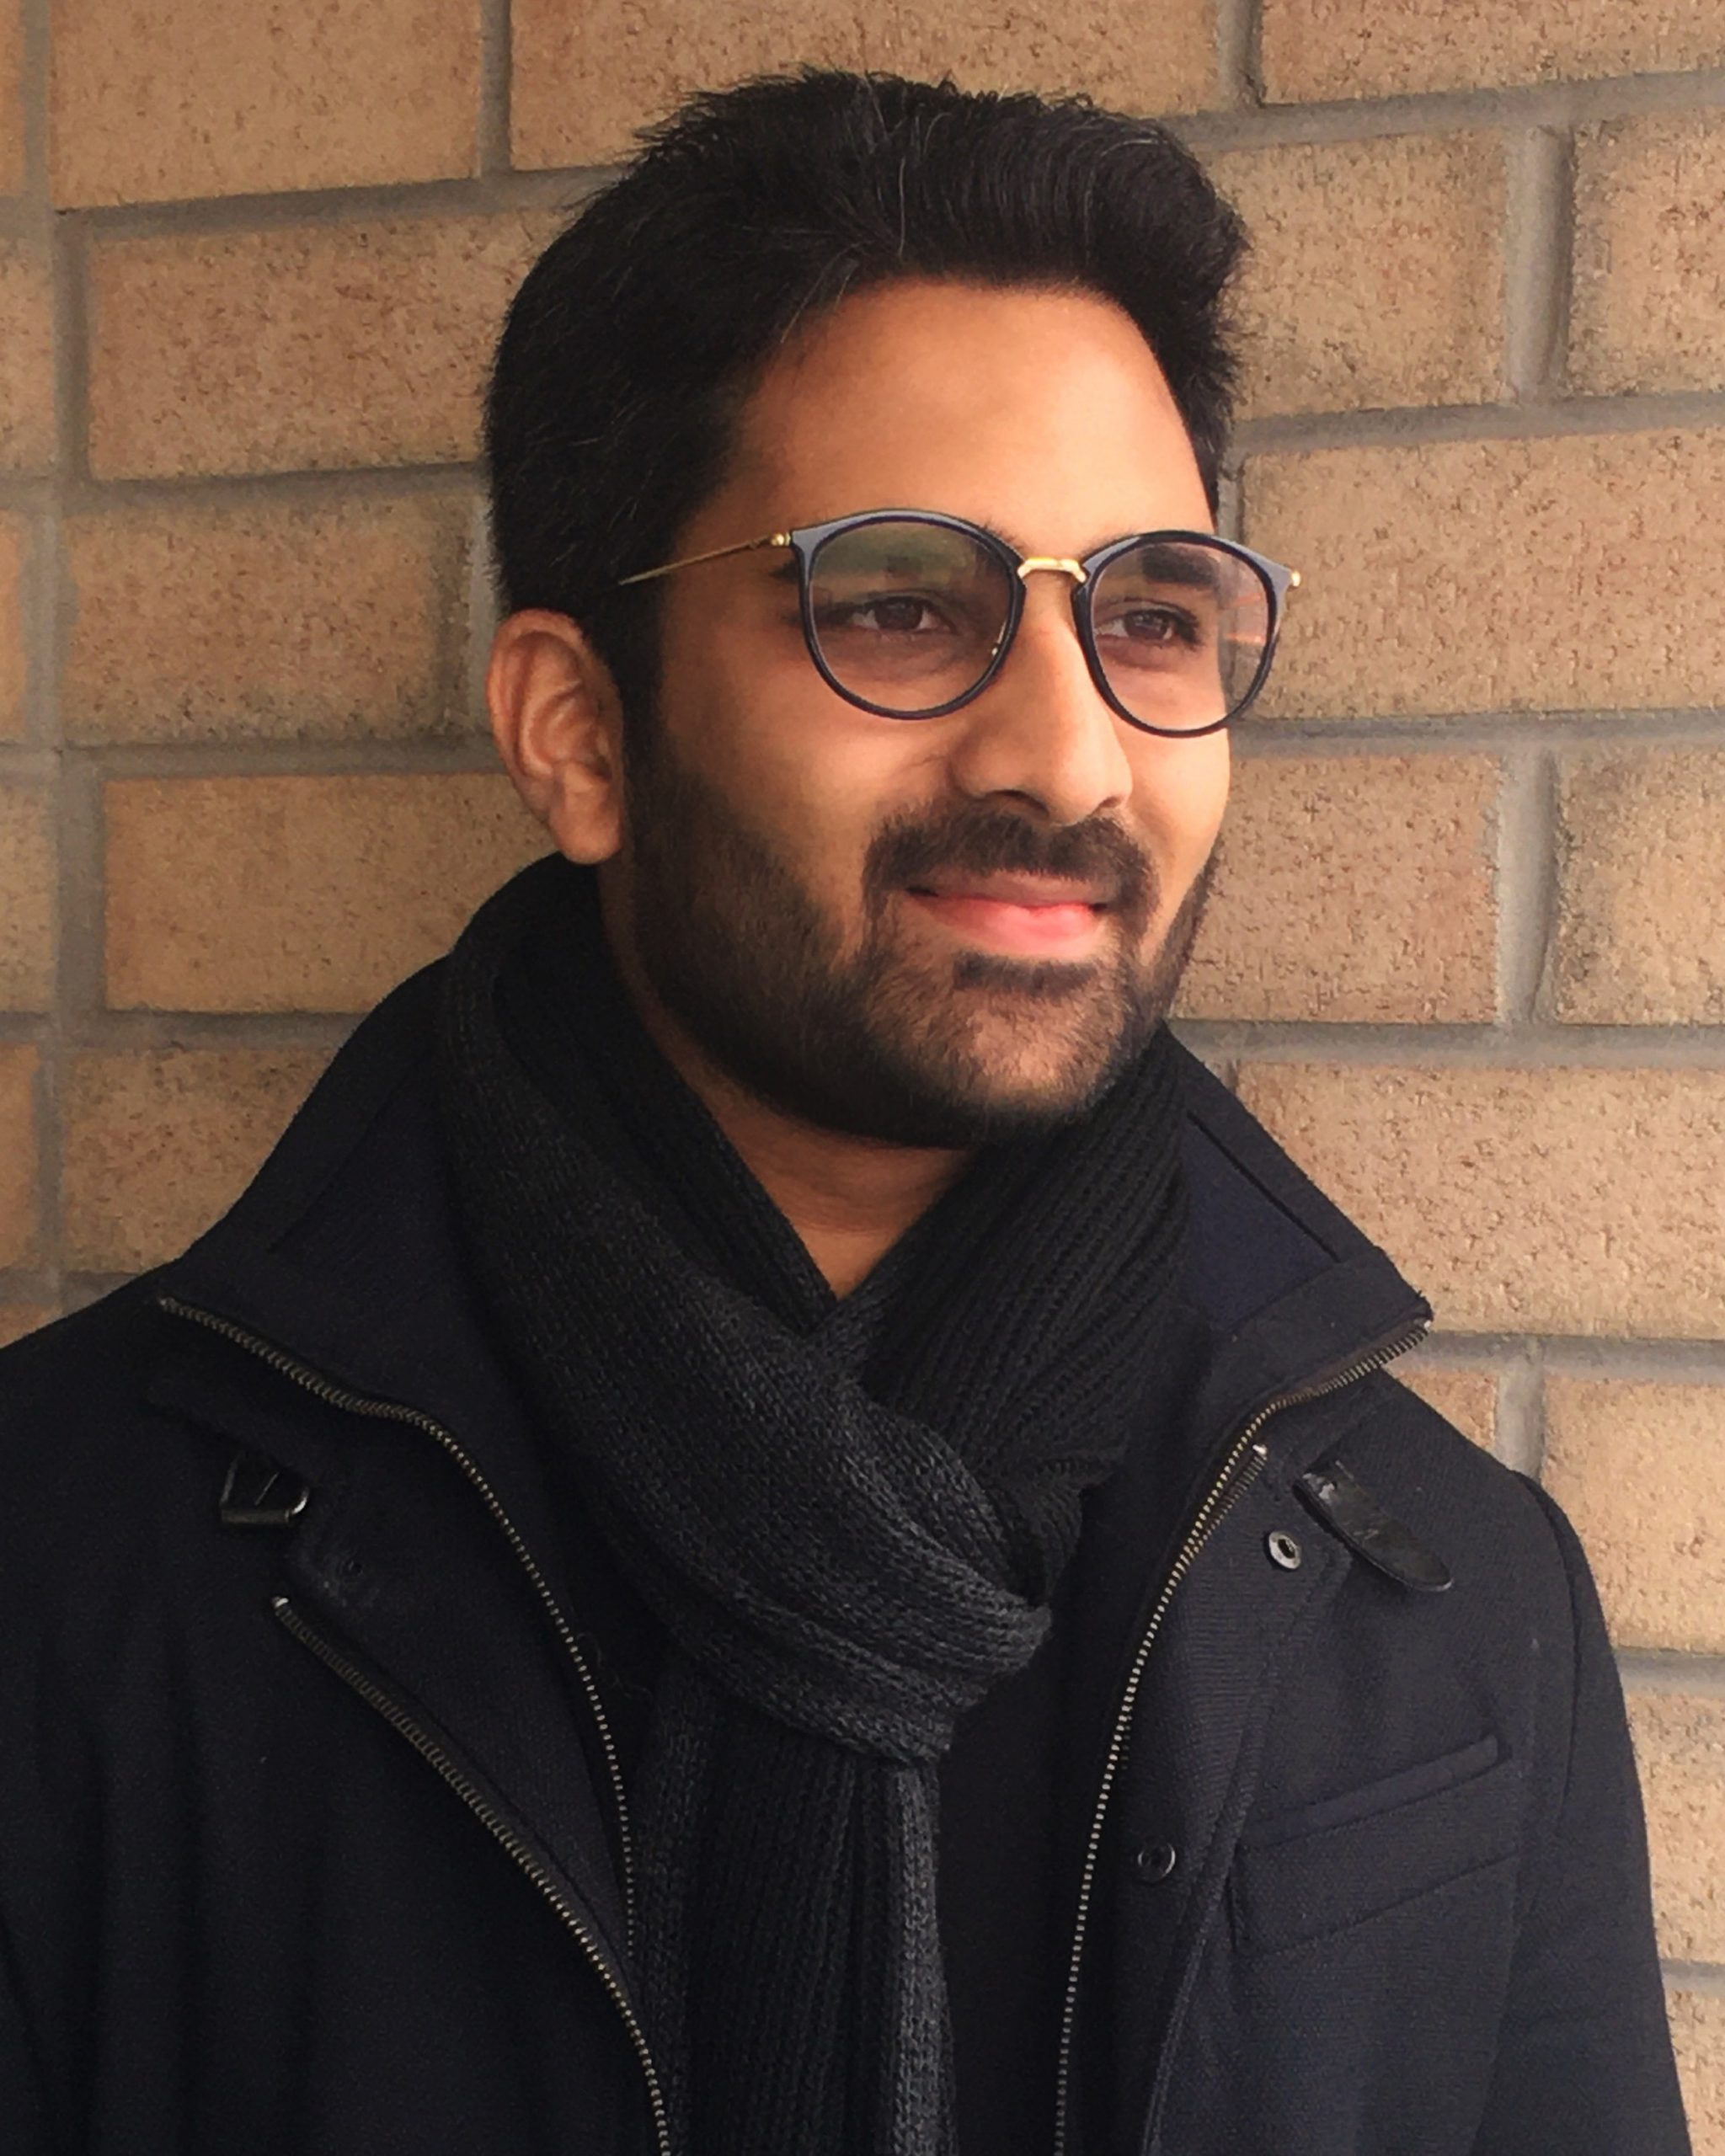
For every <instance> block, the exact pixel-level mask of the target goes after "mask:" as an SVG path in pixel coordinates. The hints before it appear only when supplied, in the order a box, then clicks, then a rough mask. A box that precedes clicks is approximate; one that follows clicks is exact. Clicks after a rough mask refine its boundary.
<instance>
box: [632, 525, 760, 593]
mask: <svg viewBox="0 0 1725 2156" xmlns="http://www.w3.org/2000/svg"><path fill="white" fill-rule="evenodd" d="M790 543H791V535H790V533H789V532H788V531H769V532H768V533H767V534H766V536H765V537H764V538H761V539H740V540H738V542H736V544H735V545H734V547H708V550H707V552H705V553H704V554H685V555H684V556H683V557H682V558H681V560H680V561H676V562H662V563H660V566H659V567H658V568H656V569H638V570H637V571H636V572H635V574H634V575H633V576H620V577H619V578H618V579H617V583H618V584H619V585H622V584H647V583H649V582H650V581H651V579H653V578H654V577H656V576H669V575H670V573H671V571H672V570H673V569H689V568H694V566H695V564H696V563H697V562H718V561H722V560H723V559H724V557H725V556H726V555H727V554H748V553H752V552H754V550H755V549H756V547H788V546H789V545H790Z"/></svg>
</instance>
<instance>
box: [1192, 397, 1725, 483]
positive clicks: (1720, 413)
mask: <svg viewBox="0 0 1725 2156" xmlns="http://www.w3.org/2000/svg"><path fill="white" fill-rule="evenodd" d="M1720 425H1725V391H1719V390H1711V389H1698V390H1661V391H1658V392H1646V393H1641V392H1636V393H1626V394H1624V395H1621V396H1609V397H1559V396H1556V395H1554V394H1551V392H1549V391H1542V392H1541V393H1540V394H1539V395H1538V396H1530V397H1529V398H1526V399H1525V400H1524V401H1523V402H1521V403H1498V404H1421V405H1398V406H1395V407H1389V406H1382V407H1374V408H1370V409H1369V410H1356V411H1347V412H1292V413H1279V414H1263V415H1261V416H1259V417H1258V418H1254V419H1242V421H1241V422H1240V424H1239V425H1238V426H1237V427H1236V429H1235V435H1234V449H1235V453H1236V456H1239V457H1240V458H1241V459H1242V463H1245V464H1247V465H1248V466H1249V464H1250V462H1251V460H1252V458H1253V457H1257V456H1276V455H1280V456H1292V455H1300V454H1304V455H1308V456H1309V455H1311V454H1312V453H1314V452H1316V451H1320V450H1336V449H1384V448H1404V447H1421V446H1433V445H1436V444H1439V443H1447V442H1477V441H1548V440H1557V439H1561V438H1567V437H1568V436H1571V435H1621V434H1672V433H1680V432H1684V431H1689V430H1701V429H1703V428H1706V427H1717V426H1720Z"/></svg>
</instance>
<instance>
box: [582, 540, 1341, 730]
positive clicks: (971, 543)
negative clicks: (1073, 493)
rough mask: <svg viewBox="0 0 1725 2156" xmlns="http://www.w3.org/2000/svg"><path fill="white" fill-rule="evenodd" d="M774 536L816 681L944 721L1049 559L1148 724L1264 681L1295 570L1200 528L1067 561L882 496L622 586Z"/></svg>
mask: <svg viewBox="0 0 1725 2156" xmlns="http://www.w3.org/2000/svg"><path fill="white" fill-rule="evenodd" d="M764 547H785V548H788V549H789V550H790V552H791V554H792V556H793V560H794V563H795V574H796V577H797V582H798V593H799V595H800V600H801V610H802V622H803V638H804V643H806V644H807V645H808V647H809V657H810V658H811V659H813V660H814V664H815V665H816V666H817V667H818V668H819V669H820V674H821V675H822V678H823V679H824V680H825V681H826V683H827V685H828V686H829V687H830V688H833V689H835V690H836V691H837V692H838V693H839V695H840V696H843V697H844V698H845V699H846V702H849V703H852V704H856V705H857V706H859V707H860V708H861V709H863V711H868V712H878V713H879V715H880V716H881V717H882V718H943V717H944V716H945V715H946V714H947V713H948V712H953V711H957V710H959V707H961V706H962V705H964V704H967V703H969V702H970V700H971V698H972V697H973V696H980V695H981V693H982V691H984V690H985V688H986V687H987V686H988V685H989V683H990V682H991V681H992V680H993V679H994V678H995V676H996V674H998V673H999V672H1000V670H1001V667H1002V666H1004V665H1005V664H1006V663H1007V654H1008V653H1009V652H1010V651H1011V650H1012V639H1013V638H1014V637H1015V636H1016V635H1017V631H1018V624H1019V622H1021V621H1022V620H1023V614H1024V587H1025V584H1026V581H1027V580H1028V578H1030V577H1031V576H1032V575H1033V574H1036V573H1037V572H1038V571H1039V570H1044V569H1046V570H1050V571H1053V572H1055V574H1059V575H1061V576H1065V577H1070V578H1071V596H1072V620H1073V624H1074V626H1075V627H1076V630H1077V632H1078V641H1079V643H1080V644H1081V647H1082V648H1083V652H1084V657H1085V660H1086V662H1087V664H1088V666H1089V669H1090V675H1091V679H1092V680H1093V681H1094V682H1095V684H1096V686H1097V691H1098V692H1099V694H1100V695H1101V696H1102V698H1103V702H1105V703H1106V704H1107V705H1108V707H1109V709H1110V710H1111V711H1114V712H1118V713H1119V716H1120V717H1121V718H1124V720H1126V721H1127V723H1129V724H1130V725H1132V726H1136V727H1140V728H1142V729H1143V731H1144V732H1145V733H1146V734H1179V735H1186V734H1213V733H1215V731H1216V730H1217V728H1220V727H1223V726H1226V725H1227V723H1229V721H1230V720H1231V719H1235V718H1238V717H1239V716H1240V714H1241V712H1243V711H1244V710H1245V709H1246V707H1247V705H1248V704H1249V703H1250V702H1252V698H1253V697H1254V696H1256V695H1257V694H1258V691H1259V690H1260V689H1261V688H1262V687H1263V683H1264V679H1265V676H1266V675H1268V672H1269V668H1270V660H1271V658H1272V657H1273V655H1274V651H1275V646H1276V635H1277V631H1278V629H1279V626H1280V622H1281V611H1282V605H1283V602H1284V600H1285V598H1286V596H1287V594H1288V592H1289V590H1290V587H1292V586H1293V585H1295V584H1298V583H1299V581H1300V577H1299V573H1298V572H1297V571H1296V570H1294V569H1290V568H1283V566H1282V565H1281V563H1279V562H1272V561H1267V560H1266V559H1265V558H1264V557H1263V555H1261V554H1254V553H1253V552H1251V550H1250V549H1249V548H1248V547H1238V546H1236V545H1235V544H1234V543H1233V542H1232V541H1231V540H1228V539H1218V538H1216V537H1215V536H1213V535H1212V534H1211V533H1210V532H1205V531H1140V532H1136V533H1135V534H1133V535H1132V536H1130V537H1128V538H1124V539H1115V540H1112V541H1110V542H1109V543H1108V545H1107V546H1106V547H1097V549H1096V551H1095V552H1093V553H1089V554H1086V555H1084V556H1083V557H1082V558H1081V559H1079V560H1076V561H1075V560H1073V559H1071V558H1070V557H1067V556H1055V555H1050V554H1020V553H1018V552H1015V550H1014V549H1013V548H1012V547H1009V546H1008V545H1007V542H1006V541H1005V540H1004V539H1001V537H1000V536H998V535H997V534H996V533H995V532H992V531H988V530H986V529H985V527H984V526H981V525H978V524H970V523H967V522H966V521H965V520H964V518H963V517H958V516H943V515H940V514H939V513H938V512H937V511H936V510H904V509H878V510H864V511H863V512H862V513H861V514H860V515H856V516H841V517H837V518H835V519H834V520H833V521H831V522H830V523H828V524H805V525H801V526H796V527H795V528H793V530H790V531H769V532H767V533H766V535H765V536H763V537H761V538H759V539H744V540H740V541H739V542H737V544H736V545H734V546H731V547H713V548H711V549H710V550H709V551H708V552H706V553H704V554H687V555H685V556H684V557H683V558H682V559H681V560H680V561H675V562H666V563H664V564H663V565H662V566H661V567H660V568H654V569H642V570H640V571H639V572H638V574H635V575H633V576H626V577H622V578H620V579H618V584H619V588H621V587H622V585H626V584H646V583H649V582H650V581H651V580H652V579H654V578H655V577H661V576H669V575H670V574H671V572H672V571H673V570H674V569H683V568H692V567H694V565H695V564H696V563H700V562H716V561H720V560H723V559H724V558H725V557H726V556H727V555H730V554H746V553H752V552H757V551H759V550H760V549H761V548H764ZM789 573H790V564H787V567H786V574H789Z"/></svg>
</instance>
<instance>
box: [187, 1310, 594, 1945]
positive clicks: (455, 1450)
mask: <svg viewBox="0 0 1725 2156" xmlns="http://www.w3.org/2000/svg"><path fill="white" fill-rule="evenodd" d="M158 1303H159V1304H160V1305H161V1307H162V1308H163V1310H171V1311H172V1312H173V1313H174V1315H175V1316H176V1317H184V1318H190V1319H191V1321H193V1322H194V1323H195V1324H196V1325H201V1326H206V1327H207V1328H208V1329H209V1331H211V1332H216V1333H219V1334H220V1335H221V1336H222V1338H223V1339H224V1340H231V1341H233V1342H235V1343H236V1344H237V1345H238V1346H239V1347H242V1348H248V1349H249V1351H250V1352H251V1353H253V1354H254V1355H256V1356H258V1357H259V1358H261V1360H263V1361H264V1362H265V1363H267V1364H269V1365H270V1369H274V1370H277V1371H279V1372H280V1374H281V1375H282V1376H284V1377H286V1378H291V1380H293V1382H294V1383H295V1384H296V1385H299V1386H301V1387H302V1388H303V1389H304V1390H306V1391H307V1392H309V1393H312V1394H313V1395H315V1396H316V1397H317V1398H318V1399H319V1400H323V1401H328V1404H329V1406H332V1407H339V1408H342V1409H344V1411H345V1412H349V1413H350V1414H355V1415H371V1416H375V1417H378V1418H380V1419H381V1420H382V1421H384V1422H405V1423H408V1424H409V1425H411V1427H412V1428H414V1429H417V1430H424V1431H425V1432H427V1433H429V1434H430V1436H432V1437H434V1438H435V1439H436V1440H437V1442H438V1444H440V1445H441V1447H442V1448H443V1449H444V1451H445V1452H446V1453H447V1454H449V1456H450V1458H451V1460H454V1462H455V1463H456V1465H457V1467H459V1468H460V1469H461V1470H462V1474H463V1475H465V1476H466V1477H467V1480H468V1481H469V1482H471V1483H472V1484H473V1487H474V1488H475V1489H476V1490H477V1491H478V1493H479V1495H480V1497H482V1498H483V1501H484V1504H485V1508H486V1510H487V1511H488V1512H489V1513H490V1514H491V1517H492V1518H493V1519H494V1520H495V1521H496V1523H497V1524H498V1525H499V1527H500V1528H501V1529H503V1532H504V1534H505V1538H506V1539H507V1540H508V1542H509V1545H510V1549H511V1550H514V1552H515V1556H516V1557H517V1558H518V1559H519V1560H520V1561H521V1567H522V1569H523V1571H524V1572H526V1575H527V1577H528V1578H529V1580H531V1582H532V1585H533V1591H534V1593H536V1594H537V1596H538V1598H539V1599H540V1601H541V1603H542V1604H543V1605H544V1608H545V1611H546V1614H547V1616H548V1617H549V1618H550V1620H551V1622H552V1625H553V1628H554V1630H556V1633H557V1636H558V1639H559V1640H560V1641H562V1642H563V1649H564V1652H566V1653H567V1654H568V1656H569V1661H570V1662H571V1663H572V1664H573V1665H574V1671H575V1674H576V1676H577V1677H578V1678H579V1679H580V1684H581V1689H582V1692H583V1693H584V1694H585V1697H586V1700H587V1704H588V1705H589V1706H590V1708H591V1709H592V1710H593V1720H594V1721H595V1725H596V1726H597V1727H598V1731H599V1742H600V1745H601V1749H602V1750H603V1752H604V1753H605V1764H606V1771H607V1773H608V1774H609V1775H610V1779H611V1796H612V1799H613V1800H614V1801H615V1803H616V1806H617V1842H618V1846H619V1848H620V1849H621V1851H622V1873H623V1930H624V1936H625V1940H626V1942H627V1944H628V1946H629V1948H630V1950H631V1951H633V1947H634V1944H635V1857H634V1846H633V1838H632V1837H631V1835H630V1832H629V1813H628V1804H627V1803H626V1802H625V1801H624V1797H623V1778H622V1769H621V1767H620V1766H619V1765H618V1764H617V1746H616V1744H615V1742H613V1741H612V1738H611V1725H610V1723H609V1722H608V1721H606V1718H605V1709H604V1707H603V1706H602V1705H601V1704H600V1699H599V1688H598V1686H597V1685H596V1684H595V1683H594V1682H593V1674H592V1672H591V1671H590V1669H589V1668H588V1667H587V1664H586V1662H585V1660H584V1659H583V1658H582V1655H581V1650H580V1648H579V1646H578V1645H577V1644H576V1641H575V1636H574V1632H573V1631H572V1630H570V1628H569V1620H567V1618H565V1617H564V1615H563V1611H562V1609H560V1608H559V1607H558V1600H557V1597H556V1596H555V1595H554V1594H553V1593H552V1592H551V1588H550V1587H549V1585H548V1584H547V1581H546V1577H545V1575H544V1573H543V1572H541V1571H540V1569H539V1566H538V1565H537V1562H536V1561H535V1560H534V1556H533V1553H532V1551H531V1550H529V1549H528V1547H527V1545H526V1543H525V1542H524V1541H523V1540H522V1539H521V1534H520V1532H519V1530H518V1529H516V1527H515V1522H514V1521H513V1520H512V1519H510V1516H509V1514H508V1513H506V1512H505V1510H504V1508H503V1506H502V1503H501V1502H500V1500H499V1497H498V1495H497V1492H495V1491H494V1489H493V1488H492V1486H491V1485H490V1483H489V1481H487V1480H486V1478H485V1476H484V1474H483V1471H482V1470H480V1469H479V1467H478V1465H476V1464H475V1463H474V1461H473V1460H472V1459H471V1458H470V1457H469V1456H468V1454H467V1453H466V1452H465V1451H464V1450H463V1449H462V1446H461V1444H459V1443H458V1442H457V1439H456V1438H453V1437H451V1434H450V1433H449V1432H448V1431H447V1430H446V1429H445V1428H444V1427H443V1425H442V1424H441V1422H434V1421H433V1420H432V1418H431V1417H430V1416H429V1415H422V1414H421V1413H420V1412H419V1410H418V1408H416V1407H404V1406H402V1405H401V1404H400V1403H399V1402H398V1401H393V1400H373V1399H371V1398H369V1397H368V1396H366V1395H365V1394H363V1393H357V1392H350V1391H348V1390H346V1389H345V1388H344V1387H343V1386H341V1385H334V1384H332V1383H331V1381H330V1380H328V1378H326V1377H323V1376H322V1375H321V1374H319V1373H318V1371H316V1370H314V1369H312V1368H311V1367H310V1366H309V1365H308V1364H305V1363H302V1362H301V1361H299V1359H298V1358H296V1357H295V1356H293V1355H290V1354H289V1353H287V1351H286V1349H285V1348H278V1347H276V1346H275V1343H274V1342H271V1341H268V1340H264V1339H263V1338H261V1337H259V1335H258V1334H257V1333H254V1332H248V1331H246V1330H245V1329H244V1327H243V1326H238V1325H235V1324H233V1323H232V1322H231V1321H229V1320H228V1319H227V1318H225V1317H217V1316H216V1315H215V1313H214V1312H213V1311H211V1310H200V1308H199V1307H198V1306H197V1305H196V1304H195V1303H183V1302H181V1301H180V1300H179V1298H178V1297H177V1296H174V1295H162V1296H158Z"/></svg>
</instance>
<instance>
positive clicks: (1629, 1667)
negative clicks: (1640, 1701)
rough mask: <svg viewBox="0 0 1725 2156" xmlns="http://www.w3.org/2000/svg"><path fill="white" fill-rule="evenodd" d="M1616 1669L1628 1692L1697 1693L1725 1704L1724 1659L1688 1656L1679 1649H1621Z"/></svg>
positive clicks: (1719, 1656)
mask: <svg viewBox="0 0 1725 2156" xmlns="http://www.w3.org/2000/svg"><path fill="white" fill-rule="evenodd" d="M1616 1654H1617V1668H1618V1670H1619V1672H1620V1673H1621V1676H1622V1678H1623V1685H1624V1689H1625V1690H1626V1691H1628V1692H1663V1693H1671V1692H1698V1693H1700V1694H1702V1695H1703V1696H1704V1697H1705V1698H1707V1699H1710V1700H1725V1655H1718V1654H1685V1653H1684V1652H1682V1651H1681V1650H1680V1648H1676V1647H1619V1648H1618V1649H1617V1651H1616Z"/></svg>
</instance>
